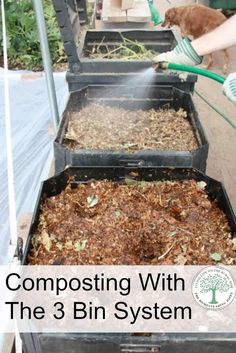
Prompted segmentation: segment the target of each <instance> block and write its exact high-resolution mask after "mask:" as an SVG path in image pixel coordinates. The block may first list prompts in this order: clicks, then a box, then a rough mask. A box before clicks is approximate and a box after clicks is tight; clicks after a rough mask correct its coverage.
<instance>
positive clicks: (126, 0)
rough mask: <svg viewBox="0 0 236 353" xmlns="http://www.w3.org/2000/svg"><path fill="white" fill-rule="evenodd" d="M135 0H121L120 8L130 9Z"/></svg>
mask: <svg viewBox="0 0 236 353" xmlns="http://www.w3.org/2000/svg"><path fill="white" fill-rule="evenodd" d="M134 3H135V0H121V10H128V9H132V8H133V6H134Z"/></svg>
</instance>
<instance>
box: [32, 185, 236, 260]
mask: <svg viewBox="0 0 236 353" xmlns="http://www.w3.org/2000/svg"><path fill="white" fill-rule="evenodd" d="M234 236H235V235H234V234H232V233H231V232H230V227H229V224H228V221H227V218H226V216H225V214H224V213H223V212H222V211H221V210H220V209H219V207H218V205H217V203H216V201H214V200H210V198H209V197H208V195H207V193H206V191H205V183H204V182H196V181H194V180H186V181H158V182H145V181H134V180H132V179H126V180H125V182H124V183H118V182H113V181H107V180H103V181H93V180H91V181H90V182H88V183H87V184H78V186H77V187H75V188H71V187H70V186H67V188H66V189H65V190H64V191H62V192H61V193H60V194H59V195H57V196H53V197H50V198H46V199H45V200H44V201H42V204H41V213H40V217H39V225H38V228H37V230H36V231H35V234H34V235H33V239H32V244H33V248H32V249H31V251H30V253H29V256H28V260H29V263H30V264H67V265H71V264H109V265H111V264H116V265H117V264H118V265H131V264H133V265H136V264H137V265H139V264H145V265H147V264H152V265H155V264H160V265H170V264H177V265H196V264H198V265H202V264H204V265H205V264H214V263H216V262H220V263H223V264H227V265H229V264H230V265H233V264H234V265H235V264H236V256H235V254H236V252H235V250H236V242H235V240H236V238H235V237H234Z"/></svg>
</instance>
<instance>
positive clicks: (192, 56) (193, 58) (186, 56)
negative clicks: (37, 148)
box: [153, 38, 203, 66]
mask: <svg viewBox="0 0 236 353" xmlns="http://www.w3.org/2000/svg"><path fill="white" fill-rule="evenodd" d="M202 59H203V58H202V56H199V55H198V54H197V53H196V51H195V50H194V48H193V47H192V45H191V41H190V40H189V39H188V38H184V39H183V40H182V41H181V42H180V43H179V44H178V45H177V46H176V47H175V48H174V49H173V50H171V51H168V52H166V53H162V54H159V55H157V56H155V57H154V58H153V63H154V64H158V63H159V62H171V63H175V64H182V65H190V66H195V65H199V64H201V63H202Z"/></svg>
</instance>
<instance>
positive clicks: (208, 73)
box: [156, 62, 225, 84]
mask: <svg viewBox="0 0 236 353" xmlns="http://www.w3.org/2000/svg"><path fill="white" fill-rule="evenodd" d="M157 68H160V69H165V70H167V69H170V70H178V71H185V72H192V73H194V74H197V75H201V76H205V77H208V78H211V79H212V80H214V81H217V82H219V83H221V84H223V83H224V82H225V77H224V76H221V75H218V74H216V73H214V72H211V71H208V70H205V69H202V68H201V67H194V66H188V65H179V64H173V63H166V62H160V63H159V64H156V69H157Z"/></svg>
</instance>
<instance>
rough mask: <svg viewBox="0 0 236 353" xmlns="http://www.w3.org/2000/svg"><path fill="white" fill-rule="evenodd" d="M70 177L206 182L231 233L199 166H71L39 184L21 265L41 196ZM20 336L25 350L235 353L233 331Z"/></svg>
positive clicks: (220, 195) (223, 200)
mask: <svg viewBox="0 0 236 353" xmlns="http://www.w3.org/2000/svg"><path fill="white" fill-rule="evenodd" d="M134 175H135V176H134ZM71 177H73V178H74V180H73V181H71V183H73V184H76V183H81V182H87V181H88V180H91V179H96V180H102V179H109V180H116V181H117V180H118V181H122V180H124V179H125V178H126V177H129V178H130V177H132V178H134V179H137V180H145V181H156V180H187V179H195V180H197V181H204V182H205V183H206V188H205V190H206V191H207V193H208V195H209V196H210V198H212V199H214V200H217V201H218V205H219V207H220V208H221V209H222V211H223V212H224V213H225V214H226V216H227V219H228V221H229V224H230V227H231V231H232V232H234V231H236V219H235V215H234V213H233V210H232V207H231V205H230V202H229V199H228V197H227V194H226V191H225V189H224V187H223V185H222V184H221V183H220V182H218V181H216V180H214V179H212V178H209V177H208V176H206V175H204V174H203V173H201V172H199V171H197V170H194V169H187V168H186V169H185V168H175V169H172V168H171V169H168V168H149V167H141V168H125V167H109V168H106V167H76V168H73V167H71V168H68V169H66V170H64V171H63V172H62V173H60V174H58V175H56V176H54V177H52V178H50V179H48V180H46V181H45V182H43V183H42V186H41V189H40V192H39V197H38V200H37V204H36V208H35V212H34V215H33V219H32V224H31V227H30V231H29V236H28V239H27V243H26V248H25V252H24V258H23V263H24V264H25V265H26V264H27V254H28V252H29V251H30V249H31V239H32V236H33V233H34V231H35V229H36V227H37V225H38V219H39V212H40V203H41V200H42V197H43V198H45V197H50V196H55V195H57V194H59V193H60V192H61V191H62V190H64V189H65V187H66V186H67V185H68V180H71ZM21 337H22V340H23V347H24V353H52V352H57V353H65V352H70V353H77V352H82V353H94V352H97V353H111V352H112V353H121V352H123V353H128V352H129V353H135V352H136V353H137V352H139V353H148V352H154V353H155V352H160V353H172V352H175V353H222V352H224V353H235V351H236V334H231V333H230V334H229V333H228V334H224V333H219V334H209V333H197V334H193V333H181V334H175V333H171V334H169V333H161V334H159V333H155V334H148V335H147V336H143V335H140V336H139V335H137V334H136V335H134V334H128V333H119V334H115V333H111V334H97V333H96V334H92V333H91V334H85V333H83V334H79V333H78V334H75V333H65V334H56V333H54V334H49V333H38V334H29V333H27V334H21Z"/></svg>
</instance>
